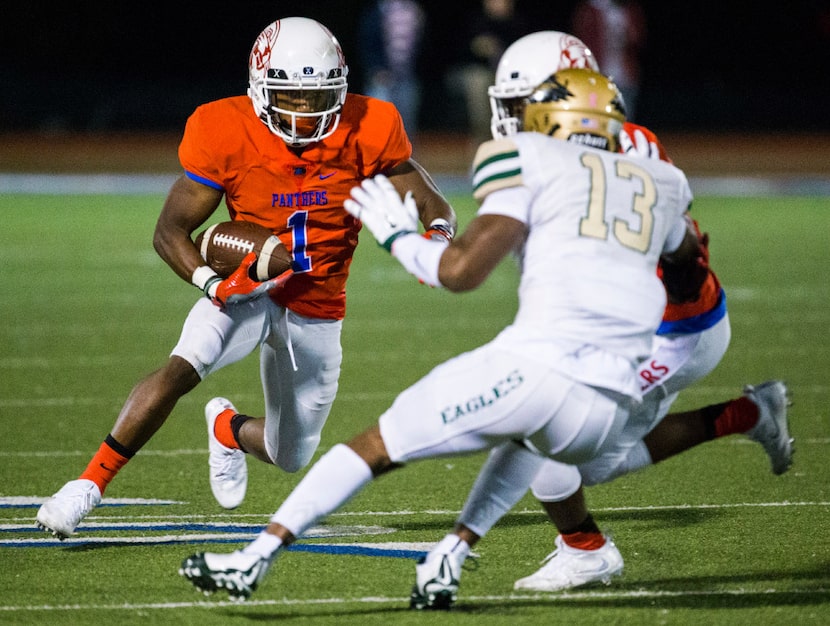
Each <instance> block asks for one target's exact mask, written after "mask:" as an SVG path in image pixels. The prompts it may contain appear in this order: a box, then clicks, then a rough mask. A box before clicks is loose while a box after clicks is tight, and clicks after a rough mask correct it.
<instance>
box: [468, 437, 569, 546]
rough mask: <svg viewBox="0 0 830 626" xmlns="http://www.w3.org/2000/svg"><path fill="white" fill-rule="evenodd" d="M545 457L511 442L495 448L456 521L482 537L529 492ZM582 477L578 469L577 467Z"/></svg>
mask: <svg viewBox="0 0 830 626" xmlns="http://www.w3.org/2000/svg"><path fill="white" fill-rule="evenodd" d="M543 462H544V459H543V458H542V457H540V456H539V455H536V454H533V453H532V452H530V450H528V449H526V448H524V447H522V446H521V445H518V444H517V443H516V442H513V441H508V442H507V443H504V444H502V445H500V446H498V447H496V448H494V449H493V450H492V451H491V452H490V455H489V456H488V457H487V461H486V462H485V463H484V466H483V467H482V468H481V471H480V472H479V473H478V477H477V478H476V481H475V483H474V484H473V488H472V489H471V490H470V494H469V495H468V496H467V501H466V502H465V503H464V508H463V509H462V510H461V514H460V515H459V516H458V519H457V520H456V523H458V524H464V525H465V526H466V527H467V528H469V529H470V530H471V531H473V532H474V533H475V534H477V535H478V536H479V537H483V536H484V535H486V534H487V532H488V531H489V530H490V529H491V528H492V527H493V525H494V524H495V523H496V522H497V521H499V520H500V519H501V518H502V516H504V514H505V513H507V511H509V510H510V509H512V508H513V506H514V505H515V504H516V503H517V502H518V501H519V500H521V499H522V496H524V495H525V493H527V488H528V485H529V484H530V481H531V480H532V479H533V476H534V475H535V474H536V472H537V471H538V470H539V466H540V465H542V463H543ZM574 471H575V472H576V473H577V477H578V476H579V472H578V471H577V470H576V469H574Z"/></svg>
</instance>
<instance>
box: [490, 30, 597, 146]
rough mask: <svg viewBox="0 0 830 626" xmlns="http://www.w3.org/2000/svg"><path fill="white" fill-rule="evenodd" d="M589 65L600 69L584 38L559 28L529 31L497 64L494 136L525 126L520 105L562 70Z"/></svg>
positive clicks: (492, 89)
mask: <svg viewBox="0 0 830 626" xmlns="http://www.w3.org/2000/svg"><path fill="white" fill-rule="evenodd" d="M570 68H586V69H590V70H593V71H595V72H598V71H599V66H598V65H597V60H596V58H595V57H594V55H593V54H592V53H591V51H590V50H589V49H588V46H586V45H585V44H584V43H583V42H582V41H581V40H580V39H577V38H576V37H574V36H573V35H569V34H568V33H563V32H560V31H556V30H543V31H539V32H536V33H531V34H530V35H525V36H524V37H521V38H520V39H517V40H516V41H515V42H513V43H512V44H511V45H510V46H509V47H508V48H507V50H505V51H504V54H503V55H502V57H501V59H500V60H499V64H498V67H497V68H496V83H495V84H494V85H493V86H491V87H490V88H489V89H488V90H487V95H488V96H490V110H491V111H492V117H491V120H490V131H491V132H492V133H493V138H495V139H498V138H499V137H505V136H507V135H512V134H514V133H516V132H518V131H519V130H520V129H521V119H520V115H519V114H518V113H519V112H517V110H516V106H514V105H516V104H517V103H518V102H521V100H522V99H524V98H525V97H527V96H529V95H530V94H531V93H533V91H534V90H535V89H536V87H538V86H539V85H541V84H542V83H543V82H545V81H546V80H547V79H548V78H549V77H550V76H552V75H553V74H555V73H556V72H558V71H559V70H564V69H570Z"/></svg>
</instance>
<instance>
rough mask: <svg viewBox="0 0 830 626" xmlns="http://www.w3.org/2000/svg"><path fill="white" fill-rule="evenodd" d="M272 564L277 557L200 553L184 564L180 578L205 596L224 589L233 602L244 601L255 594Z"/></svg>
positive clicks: (187, 559) (237, 553) (180, 569)
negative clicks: (185, 579)
mask: <svg viewBox="0 0 830 626" xmlns="http://www.w3.org/2000/svg"><path fill="white" fill-rule="evenodd" d="M273 562H274V557H271V558H270V559H266V558H263V557H261V556H260V555H258V554H246V553H244V552H242V551H241V550H237V551H236V552H231V553H230V554H213V553H211V552H199V553H197V554H194V555H192V556H189V557H187V558H186V559H185V560H184V561H182V566H181V567H180V568H179V575H180V576H184V577H185V578H187V580H189V581H190V582H191V583H193V586H194V587H196V589H199V590H200V591H201V592H202V593H204V594H205V595H206V596H209V595H211V594H212V593H213V592H215V591H218V590H220V589H224V590H226V591H227V592H228V597H229V598H230V600H231V601H233V602H243V601H245V600H247V599H248V598H250V597H251V594H252V593H253V592H254V591H256V588H257V587H258V586H259V583H260V582H262V579H263V578H265V575H266V574H267V573H268V568H270V567H271V563H273Z"/></svg>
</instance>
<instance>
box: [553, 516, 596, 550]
mask: <svg viewBox="0 0 830 626" xmlns="http://www.w3.org/2000/svg"><path fill="white" fill-rule="evenodd" d="M559 534H560V535H562V541H564V542H565V543H566V544H567V545H568V546H570V547H571V548H576V549H577V550H599V549H600V548H601V547H602V546H604V545H605V535H603V534H602V532H601V531H600V529H599V526H597V523H596V522H595V521H594V518H593V516H592V515H591V514H590V513H589V514H588V517H586V518H585V521H584V522H582V523H581V524H579V525H578V526H576V527H575V528H569V529H568V530H564V531H562V532H560V533H559Z"/></svg>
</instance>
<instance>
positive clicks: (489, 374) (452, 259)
mask: <svg viewBox="0 0 830 626" xmlns="http://www.w3.org/2000/svg"><path fill="white" fill-rule="evenodd" d="M516 105H517V107H518V108H517V109H516V110H515V115H516V116H517V117H518V118H519V119H520V120H521V124H522V128H523V131H524V132H518V133H516V134H514V135H511V136H509V137H505V138H502V139H497V140H493V141H489V142H486V143H484V144H482V146H481V147H480V148H479V150H478V153H477V155H476V158H475V166H474V169H475V174H474V179H473V183H474V196H475V198H476V199H477V200H478V201H479V202H480V204H481V206H480V208H479V212H478V215H477V216H476V218H475V219H474V220H473V221H472V222H471V223H470V224H469V226H468V227H467V228H466V230H465V232H464V233H463V234H462V235H461V236H459V237H457V238H456V239H454V240H453V242H452V243H449V242H438V241H431V240H428V239H425V238H424V237H422V236H420V235H419V234H418V233H417V219H416V213H415V210H414V207H415V204H414V200H413V198H412V197H411V194H407V196H406V197H405V198H404V199H403V200H402V199H401V197H400V196H399V195H398V193H397V192H396V191H395V189H394V188H393V187H392V186H391V185H390V184H389V182H388V181H387V180H386V179H385V178H384V177H382V176H378V177H376V178H374V179H371V180H367V181H364V183H363V184H362V185H361V186H360V187H356V188H354V189H353V190H352V198H353V199H352V200H350V201H347V202H346V204H345V208H346V210H347V211H348V212H349V213H351V214H352V215H354V216H355V217H357V218H359V219H360V220H362V222H363V224H364V225H365V226H366V227H367V228H368V229H369V230H370V231H371V232H372V234H373V235H374V236H375V238H376V239H377V240H378V242H379V243H381V244H382V245H383V246H384V247H385V248H386V249H387V250H389V251H390V252H391V253H392V255H393V256H394V257H395V258H396V259H397V260H398V261H399V262H400V263H401V264H402V265H403V266H404V268H405V269H407V270H408V271H409V272H410V273H411V274H413V275H415V276H416V277H417V278H418V279H419V280H421V281H422V282H424V283H426V284H428V285H432V286H436V287H438V286H441V287H445V288H447V289H449V290H450V291H453V292H463V291H467V290H471V289H474V288H476V287H478V286H479V285H480V284H481V283H482V282H483V281H484V280H485V279H486V278H487V276H488V275H489V274H490V273H491V272H492V271H493V269H494V268H495V267H496V266H497V265H498V264H499V263H500V262H501V260H502V259H504V258H505V257H506V256H508V255H510V254H515V255H516V256H517V257H518V258H519V260H520V267H521V279H520V283H519V309H518V312H517V314H516V317H515V319H514V321H513V323H511V324H510V325H509V326H507V327H506V328H505V329H504V330H503V331H502V332H501V333H499V335H498V336H497V337H496V338H495V339H494V340H492V341H491V342H489V343H487V344H485V345H483V346H481V347H479V348H477V349H475V350H472V351H470V352H468V353H465V354H462V355H460V356H457V357H455V358H452V359H450V360H449V361H447V362H445V363H443V364H442V365H439V366H438V367H436V368H435V369H433V370H432V371H431V372H430V373H429V374H427V375H426V376H425V377H424V378H422V379H421V380H420V381H418V382H416V383H415V384H414V385H413V386H411V387H410V388H409V389H407V390H405V391H403V392H402V393H401V394H400V395H399V396H398V397H397V398H396V399H395V401H394V403H393V404H392V406H391V407H390V408H389V409H388V410H387V411H386V412H385V413H384V414H383V415H381V416H380V418H379V420H378V423H377V425H375V426H372V427H370V428H369V429H367V430H365V431H364V432H363V433H361V434H359V435H357V436H356V437H354V438H353V439H352V440H351V441H349V442H348V443H347V444H339V445H336V446H334V447H333V448H332V449H331V450H330V451H329V452H328V453H326V454H325V455H324V456H323V457H322V458H321V459H320V460H319V461H318V462H317V463H315V465H314V466H313V467H312V468H311V469H310V470H309V472H308V473H307V474H306V476H305V477H304V478H303V480H302V481H301V482H300V483H299V484H298V485H297V487H296V488H295V489H294V491H293V492H292V493H291V494H290V495H289V496H288V498H287V499H286V500H285V501H284V502H283V504H282V505H281V506H280V508H279V509H278V510H277V512H276V513H275V514H274V515H273V516H272V517H271V520H270V523H269V524H268V526H267V527H266V528H265V529H264V530H263V531H262V532H261V533H260V534H259V535H258V537H257V538H256V539H255V540H254V541H253V542H251V543H250V544H248V545H247V546H245V547H244V548H243V549H241V550H238V551H235V552H233V553H230V554H216V553H197V554H194V555H192V556H190V557H187V558H186V559H185V560H184V561H183V562H182V565H181V568H180V570H179V572H180V574H181V575H182V576H184V577H185V578H187V579H188V580H189V581H190V582H191V583H193V584H194V585H195V586H196V587H197V588H199V589H201V590H203V591H205V592H207V593H210V592H213V591H216V590H219V589H224V590H225V591H227V592H228V594H229V596H230V597H231V598H234V599H243V598H246V597H248V596H250V594H251V592H252V591H254V590H255V589H256V587H257V585H258V584H259V583H260V582H261V580H262V579H263V577H264V576H265V574H266V572H267V570H268V568H269V566H270V564H271V563H272V561H273V560H274V558H275V557H276V556H277V555H278V553H279V552H280V551H281V549H282V548H284V547H286V546H288V545H289V544H290V543H292V542H293V541H294V540H295V539H296V538H297V537H299V536H300V535H302V533H303V532H305V531H306V530H307V529H308V528H309V527H310V526H311V525H312V524H314V523H316V522H317V521H319V520H320V519H321V518H323V517H325V516H327V515H328V514H330V513H332V512H333V511H335V510H336V509H337V508H339V507H340V506H342V505H343V504H344V503H346V502H347V501H348V500H349V499H350V498H351V497H353V496H354V495H355V494H356V493H358V492H359V491H360V490H361V489H363V488H364V487H365V486H366V485H367V484H369V483H370V482H371V481H372V480H373V479H374V478H375V477H376V476H379V475H381V474H384V473H386V472H388V471H390V470H392V469H395V468H397V467H400V466H402V465H406V464H407V463H410V462H413V461H417V460H421V459H428V458H436V457H445V456H455V455H461V454H468V453H472V452H476V451H480V450H485V449H492V448H494V447H496V446H499V445H500V444H504V443H505V442H511V441H518V442H520V443H519V444H518V445H521V446H522V447H523V448H526V449H527V450H530V451H532V452H533V456H534V458H537V457H538V458H540V459H541V458H543V457H550V458H553V459H555V460H557V461H560V462H563V463H568V464H578V463H583V462H587V461H589V460H591V459H593V458H595V457H596V456H597V455H600V454H602V453H604V452H605V451H607V450H610V449H613V448H614V447H615V446H616V439H617V437H618V436H619V434H620V432H621V431H622V430H623V428H624V426H625V423H626V420H627V418H628V415H629V412H630V409H631V406H632V405H633V404H634V403H636V402H638V401H639V400H640V397H641V392H640V384H639V381H638V379H637V367H638V365H639V364H640V363H641V362H642V361H643V359H645V358H646V357H647V356H648V355H649V353H650V351H651V344H652V338H653V336H654V333H655V332H656V330H657V327H658V326H659V324H660V321H661V318H662V314H663V309H664V307H665V304H666V293H667V292H668V293H669V294H670V295H672V296H673V297H677V298H679V299H682V298H683V294H685V293H689V292H694V291H695V288H696V287H695V285H690V284H689V282H690V281H691V282H694V280H695V279H694V278H692V279H690V281H687V280H686V279H685V278H683V279H682V280H674V278H672V279H671V280H669V279H665V280H664V281H661V280H660V278H658V276H657V263H658V261H659V260H660V259H663V260H664V261H670V262H672V263H673V264H675V265H676V266H677V267H680V268H685V269H686V271H685V272H678V273H675V274H673V276H674V277H677V276H681V277H684V276H694V275H695V274H696V268H698V267H699V265H700V263H701V255H702V247H701V245H700V241H699V239H698V237H697V234H696V230H695V229H694V228H693V226H692V224H691V223H690V221H689V220H688V219H687V218H686V211H687V208H688V206H689V203H690V202H691V199H692V196H691V190H690V189H689V185H688V182H687V180H686V177H685V176H684V174H683V173H682V172H681V171H680V170H679V169H677V168H676V167H674V166H673V165H671V164H669V163H665V162H662V161H657V160H650V159H641V158H633V157H629V156H626V155H624V154H619V153H617V152H616V151H617V142H618V137H619V132H620V129H621V128H622V124H623V123H624V121H625V113H624V108H623V105H622V99H621V97H620V95H619V90H618V89H617V87H616V86H615V85H614V83H613V82H612V81H611V80H609V79H608V78H607V77H605V76H603V75H602V74H599V73H597V72H594V71H592V70H589V69H568V70H564V71H562V72H557V73H556V74H554V75H552V76H548V77H546V79H545V80H544V81H543V82H542V83H540V84H538V85H536V86H535V88H534V89H533V91H532V93H531V94H530V95H529V96H527V97H522V98H521V99H519V100H518V101H517V102H516ZM664 283H665V285H664ZM697 287H699V285H698V286H697ZM531 479H532V474H531V475H529V476H528V478H527V484H526V485H525V488H527V485H529V482H530V480H531ZM422 592H423V594H424V595H429V589H423V590H422ZM445 599H446V601H447V604H448V603H449V602H450V601H451V600H452V599H454V597H453V598H450V597H449V596H447V597H446V598H445ZM433 604H436V603H435V602H433ZM439 604H440V602H439Z"/></svg>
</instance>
